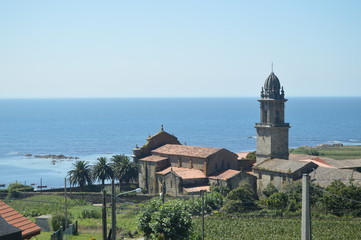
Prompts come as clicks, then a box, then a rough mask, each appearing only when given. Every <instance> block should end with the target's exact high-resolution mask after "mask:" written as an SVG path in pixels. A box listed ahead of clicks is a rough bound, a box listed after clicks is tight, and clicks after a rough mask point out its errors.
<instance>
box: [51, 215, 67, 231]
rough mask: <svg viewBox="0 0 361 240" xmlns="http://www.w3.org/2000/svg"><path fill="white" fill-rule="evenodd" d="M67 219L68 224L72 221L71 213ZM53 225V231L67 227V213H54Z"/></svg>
mask: <svg viewBox="0 0 361 240" xmlns="http://www.w3.org/2000/svg"><path fill="white" fill-rule="evenodd" d="M66 219H67V223H68V224H71V223H72V222H71V218H70V216H69V215H68V216H67V218H66ZM51 226H52V228H53V231H58V230H59V229H60V227H63V228H64V229H65V228H66V227H67V226H66V227H65V215H64V214H63V213H56V214H54V215H53V217H52V219H51Z"/></svg>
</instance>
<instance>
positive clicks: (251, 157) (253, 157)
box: [246, 151, 256, 160]
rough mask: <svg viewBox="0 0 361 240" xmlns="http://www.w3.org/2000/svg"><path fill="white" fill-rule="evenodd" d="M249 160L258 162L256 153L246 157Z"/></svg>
mask: <svg viewBox="0 0 361 240" xmlns="http://www.w3.org/2000/svg"><path fill="white" fill-rule="evenodd" d="M246 159H247V160H256V151H253V152H250V153H248V154H247V156H246Z"/></svg>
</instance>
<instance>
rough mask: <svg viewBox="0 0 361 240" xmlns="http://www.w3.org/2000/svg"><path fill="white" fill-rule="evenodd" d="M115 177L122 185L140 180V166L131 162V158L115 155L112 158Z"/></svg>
mask: <svg viewBox="0 0 361 240" xmlns="http://www.w3.org/2000/svg"><path fill="white" fill-rule="evenodd" d="M111 161H112V162H113V163H112V168H113V172H114V177H115V178H117V179H118V181H119V186H120V183H121V182H122V181H123V182H126V183H128V182H130V181H134V180H136V179H137V178H138V172H139V171H138V166H137V164H135V163H134V162H132V161H131V160H130V158H129V157H128V156H126V155H124V154H120V155H114V156H113V157H112V158H111Z"/></svg>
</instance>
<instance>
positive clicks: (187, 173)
mask: <svg viewBox="0 0 361 240" xmlns="http://www.w3.org/2000/svg"><path fill="white" fill-rule="evenodd" d="M171 171H172V172H174V173H175V174H177V175H178V176H179V177H181V178H182V179H196V178H206V175H205V174H204V172H202V171H201V170H199V169H193V168H179V167H169V168H166V169H164V170H163V171H160V172H157V174H160V175H165V174H167V173H169V172H171Z"/></svg>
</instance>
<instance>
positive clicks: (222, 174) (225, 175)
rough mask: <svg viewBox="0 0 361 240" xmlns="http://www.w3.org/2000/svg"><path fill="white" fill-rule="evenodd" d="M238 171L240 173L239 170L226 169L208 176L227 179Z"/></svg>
mask: <svg viewBox="0 0 361 240" xmlns="http://www.w3.org/2000/svg"><path fill="white" fill-rule="evenodd" d="M239 173H240V171H237V170H233V169H228V170H225V171H223V172H220V173H217V175H213V176H209V178H212V179H222V180H227V179H230V178H232V177H234V176H235V175H237V174H239Z"/></svg>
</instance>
